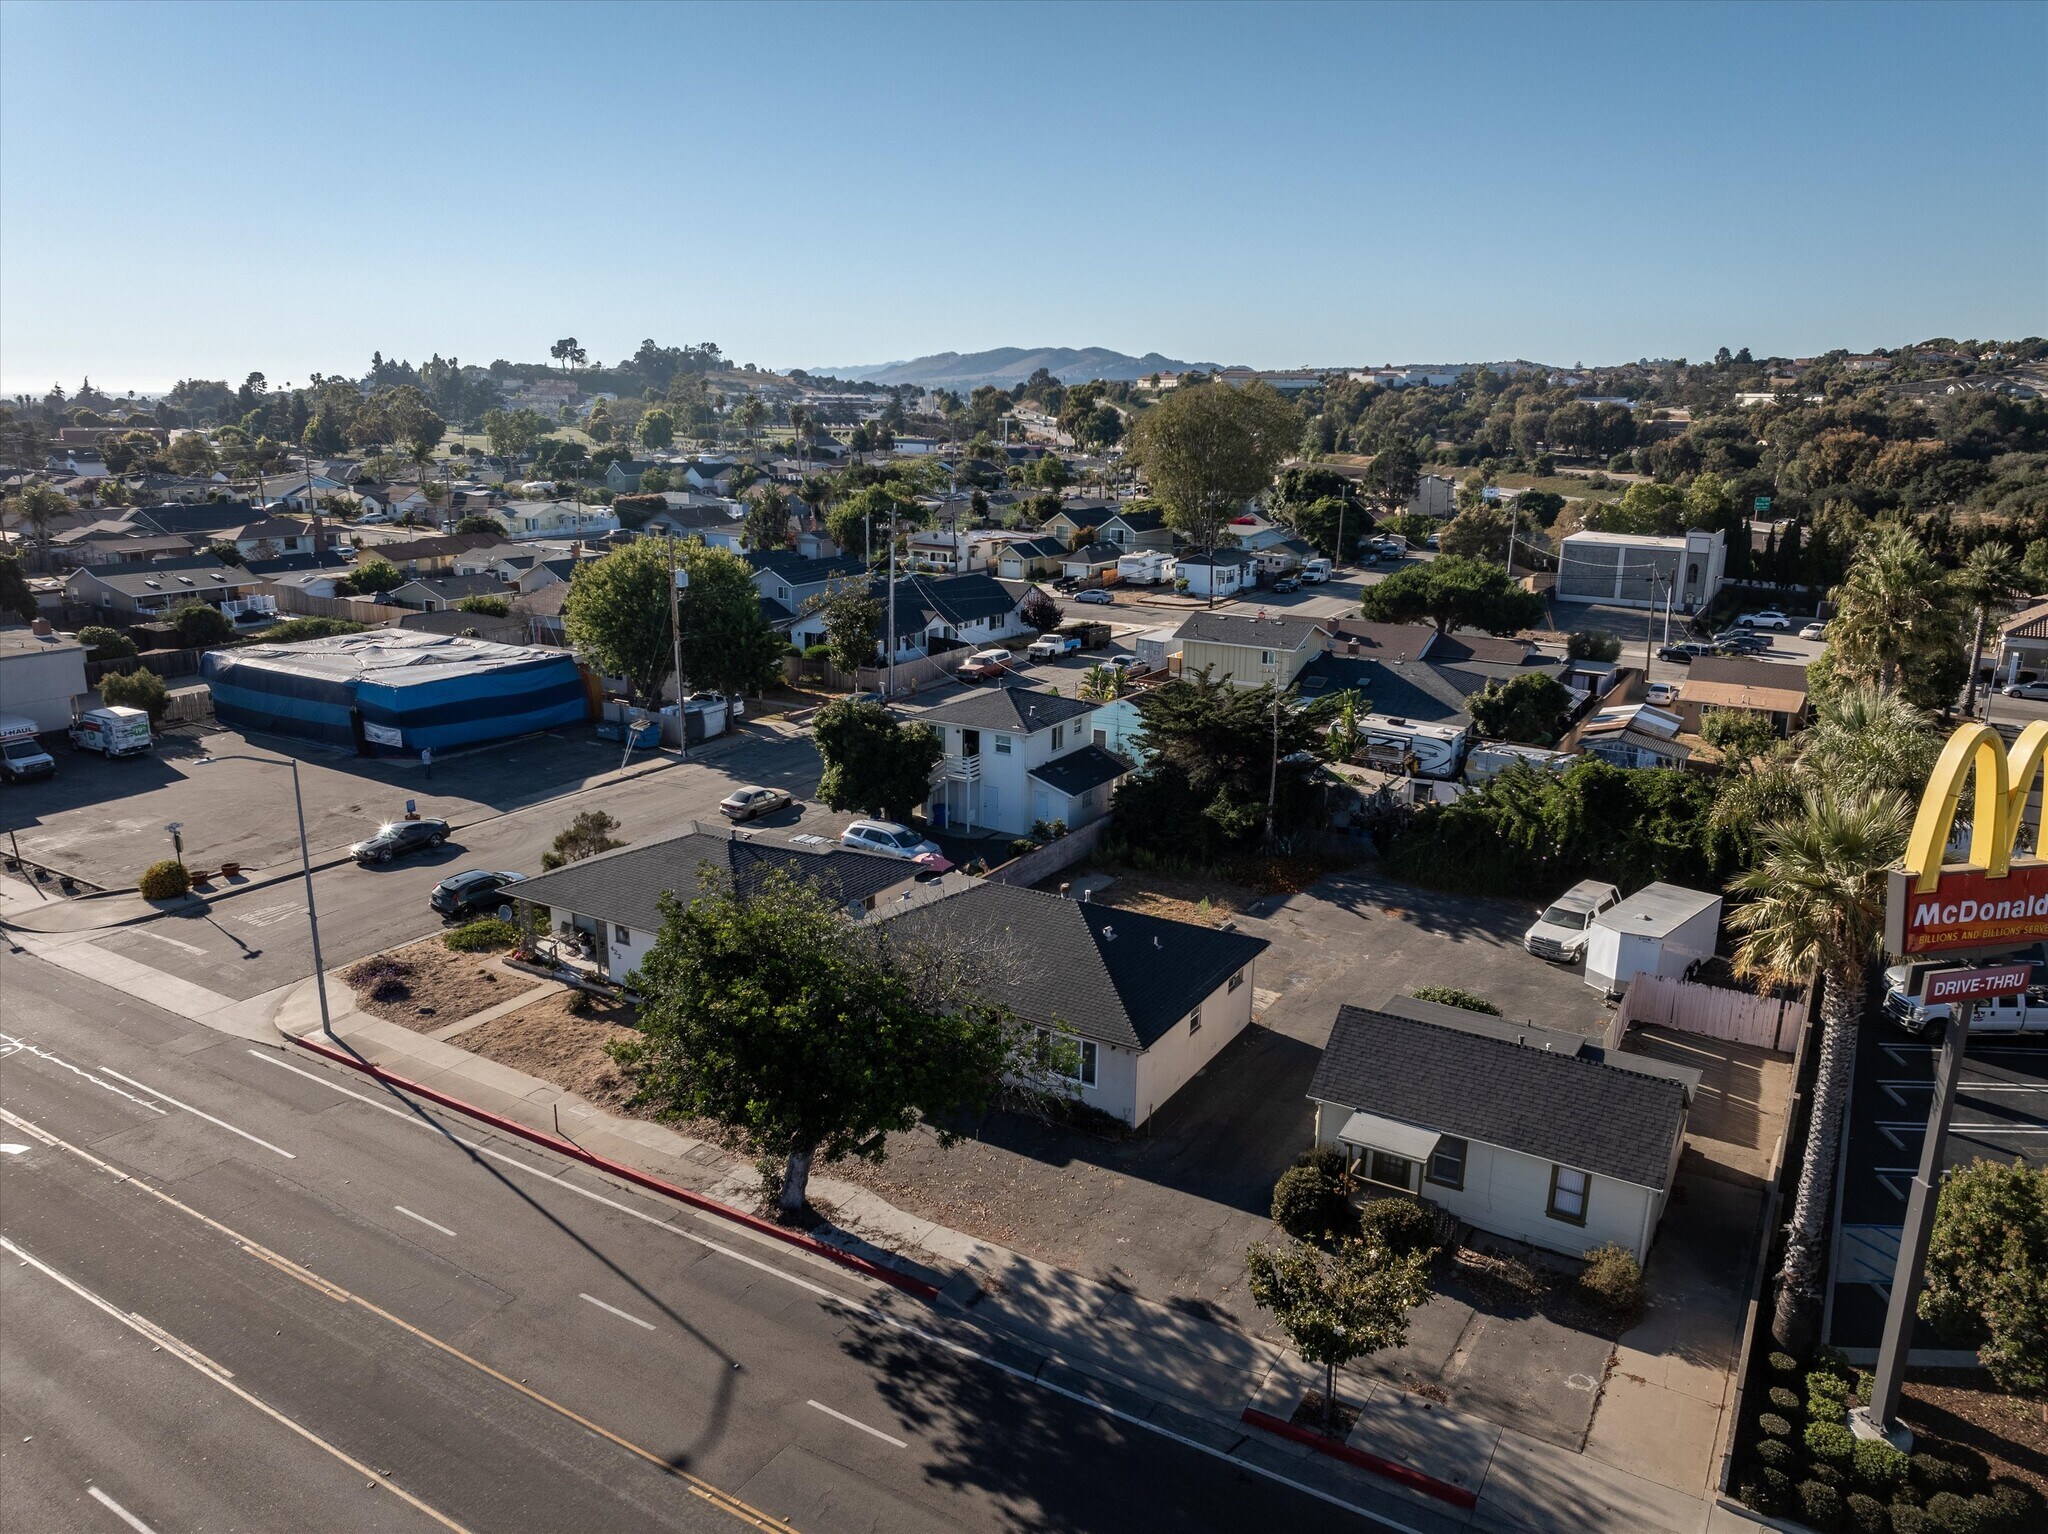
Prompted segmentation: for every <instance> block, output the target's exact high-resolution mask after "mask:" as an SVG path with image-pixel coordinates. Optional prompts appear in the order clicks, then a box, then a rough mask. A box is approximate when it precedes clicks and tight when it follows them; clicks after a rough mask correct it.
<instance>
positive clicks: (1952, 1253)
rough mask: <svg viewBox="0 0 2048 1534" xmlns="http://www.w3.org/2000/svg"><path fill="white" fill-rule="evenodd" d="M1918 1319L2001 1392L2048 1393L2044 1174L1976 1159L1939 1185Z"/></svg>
mask: <svg viewBox="0 0 2048 1534" xmlns="http://www.w3.org/2000/svg"><path fill="white" fill-rule="evenodd" d="M1920 1314H1921V1316H1922V1317H1923V1318H1925V1319H1926V1320H1928V1321H1930V1322H1932V1323H1933V1324H1934V1327H1935V1329H1936V1330H1937V1331H1938V1332H1940V1333H1941V1335H1942V1336H1943V1337H1944V1338H1945V1339H1947V1340H1950V1341H1953V1342H1958V1343H1962V1344H1965V1345H1975V1346H1976V1347H1977V1350H1978V1351H1977V1356H1978V1359H1979V1360H1980V1361H1981V1362H1982V1363H1983V1365H1984V1367H1985V1368H1987V1369H1989V1370H1990V1371H1991V1377H1992V1378H1993V1379H1994V1380H1995V1381H1997V1383H1998V1385H1999V1386H2000V1387H2001V1388H2002V1389H2005V1390H2009V1391H2011V1392H2013V1393H2014V1394H2015V1395H2020V1394H2026V1395H2040V1394H2042V1393H2043V1392H2048V1168H2042V1167H2036V1166H2029V1165H2027V1163H2026V1162H2024V1161H2022V1162H2020V1163H2018V1164H2017V1165H2013V1166H2006V1165H2004V1164H2002V1163H2000V1162H1996V1161H1984V1160H1981V1159H1980V1160H1974V1161H1972V1162H1971V1163H1970V1164H1969V1165H1968V1166H1967V1167H1961V1168H1958V1169H1957V1170H1955V1171H1952V1172H1950V1173H1949V1174H1948V1175H1947V1176H1946V1177H1945V1178H1943V1179H1942V1184H1941V1197H1940V1201H1939V1202H1938V1203H1937V1204H1936V1205H1935V1212H1934V1230H1933V1233H1932V1236H1931V1238H1930V1240H1929V1243H1928V1251H1927V1287H1926V1288H1925V1289H1923V1290H1922V1291H1921V1294H1920Z"/></svg>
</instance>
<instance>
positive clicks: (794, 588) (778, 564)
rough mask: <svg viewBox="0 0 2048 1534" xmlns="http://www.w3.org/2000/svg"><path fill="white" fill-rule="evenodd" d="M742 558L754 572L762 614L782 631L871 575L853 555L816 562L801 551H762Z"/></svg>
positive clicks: (835, 556) (832, 556)
mask: <svg viewBox="0 0 2048 1534" xmlns="http://www.w3.org/2000/svg"><path fill="white" fill-rule="evenodd" d="M741 557H742V558H744V559H745V560H746V562H747V564H748V565H749V566H751V567H752V569H753V572H754V588H755V589H756V590H757V591H759V592H760V593H761V611H762V613H763V614H764V615H765V616H766V617H767V619H768V621H769V622H770V623H771V624H773V625H774V626H775V627H776V628H779V629H786V628H788V627H789V626H790V625H791V624H793V623H795V622H796V621H797V619H799V618H801V617H803V616H805V615H807V614H810V613H813V612H815V611H816V609H817V608H818V607H819V605H820V604H821V603H823V602H824V601H826V600H827V599H828V598H829V597H831V595H832V594H833V593H834V592H836V591H838V590H840V589H841V588H842V587H845V586H848V585H851V584H853V583H855V582H859V581H864V580H866V579H867V574H868V571H867V566H866V565H864V564H862V563H861V562H860V561H859V560H858V559H855V558H854V557H853V556H852V555H851V554H832V555H828V556H826V557H823V558H816V557H806V556H805V555H804V553H803V552H802V551H801V550H799V549H763V550H759V551H755V552H750V553H748V554H745V555H742V556H741ZM820 620H821V621H822V615H820Z"/></svg>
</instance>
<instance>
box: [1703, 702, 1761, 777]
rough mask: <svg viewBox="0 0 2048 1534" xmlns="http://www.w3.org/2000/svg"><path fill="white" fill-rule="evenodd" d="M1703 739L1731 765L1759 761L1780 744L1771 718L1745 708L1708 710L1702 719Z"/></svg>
mask: <svg viewBox="0 0 2048 1534" xmlns="http://www.w3.org/2000/svg"><path fill="white" fill-rule="evenodd" d="M1700 738H1701V739H1702V740H1704V741H1706V743H1707V744H1708V745H1710V746H1712V747H1713V748H1714V749H1715V750H1716V751H1719V752H1720V753H1721V754H1722V756H1723V757H1725V758H1726V759H1727V760H1728V761H1729V762H1730V763H1731V764H1739V763H1744V762H1754V761H1757V760H1758V759H1760V758H1762V757H1766V756H1768V755H1770V753H1771V752H1772V751H1773V750H1774V749H1775V748H1776V746H1777V744H1778V732H1777V729H1776V728H1775V727H1774V726H1773V725H1772V724H1771V720H1770V716H1769V715H1767V714H1757V713H1752V712H1751V711H1750V710H1748V709H1742V708H1710V709H1708V710H1707V711H1706V712H1705V713H1703V714H1702V715H1701V716H1700Z"/></svg>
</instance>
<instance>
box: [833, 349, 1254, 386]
mask: <svg viewBox="0 0 2048 1534" xmlns="http://www.w3.org/2000/svg"><path fill="white" fill-rule="evenodd" d="M1221 366H1223V364H1221V363H1217V362H1182V361H1179V360H1178V359H1176V358H1173V357H1162V356H1160V355H1159V353H1157V352H1147V353H1146V354H1145V355H1144V356H1142V357H1133V356H1130V355H1128V354H1127V353H1124V352H1117V351H1111V350H1110V349H1109V348H1108V347H1106V346H1083V347H1072V346H1038V347H1023V346H999V347H997V348H996V349H995V350H994V351H987V352H967V353H961V352H936V353H934V354H933V355H931V356H929V357H918V358H915V359H913V360H912V361H909V362H881V363H874V364H870V365H867V366H863V367H837V368H826V367H820V368H812V369H811V371H812V372H814V373H818V374H822V375H824V376H826V377H830V378H846V379H851V380H853V381H854V382H856V383H879V384H915V385H917V386H918V387H919V388H924V389H954V390H958V391H962V392H964V391H966V390H969V389H978V388H980V387H981V386H982V385H983V384H993V385H994V386H995V387H997V388H999V389H1013V388H1015V387H1016V386H1017V385H1018V384H1020V383H1022V382H1023V381H1024V380H1025V379H1027V378H1029V377H1030V376H1031V375H1032V374H1033V373H1035V372H1037V371H1038V370H1039V369H1040V368H1044V369H1045V370H1046V371H1047V372H1049V373H1051V374H1052V376H1053V377H1055V378H1057V379H1058V380H1059V381H1060V382H1061V383H1069V384H1076V383H1087V382H1088V381H1089V380H1090V379H1094V378H1100V379H1104V380H1106V381H1113V380H1117V379H1123V380H1127V381H1128V380H1135V379H1139V378H1146V377H1149V376H1151V375H1152V374H1154V373H1185V372H1187V371H1188V370H1189V369H1191V368H1199V369H1200V370H1202V371H1203V372H1214V371H1216V370H1217V369H1218V368H1220V367H1221Z"/></svg>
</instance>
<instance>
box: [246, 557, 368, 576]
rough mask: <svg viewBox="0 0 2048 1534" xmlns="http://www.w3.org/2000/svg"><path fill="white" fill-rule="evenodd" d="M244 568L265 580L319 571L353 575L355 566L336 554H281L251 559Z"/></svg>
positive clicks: (325, 573) (327, 573)
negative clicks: (271, 557) (273, 557)
mask: <svg viewBox="0 0 2048 1534" xmlns="http://www.w3.org/2000/svg"><path fill="white" fill-rule="evenodd" d="M242 568H243V569H244V570H247V571H248V572H249V573H250V574H251V575H254V576H258V577H260V578H261V579H263V580H274V579H275V578H276V577H278V576H280V575H302V574H307V573H310V572H313V571H318V572H319V573H321V574H323V575H353V574H354V573H355V568H356V567H355V566H354V565H352V564H350V563H349V562H348V561H347V560H345V559H341V558H339V557H337V556H336V555H334V554H280V555H278V556H277V558H275V559H251V560H249V561H247V562H246V563H244V564H243V566H242Z"/></svg>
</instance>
